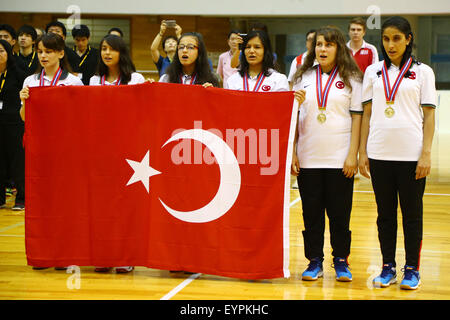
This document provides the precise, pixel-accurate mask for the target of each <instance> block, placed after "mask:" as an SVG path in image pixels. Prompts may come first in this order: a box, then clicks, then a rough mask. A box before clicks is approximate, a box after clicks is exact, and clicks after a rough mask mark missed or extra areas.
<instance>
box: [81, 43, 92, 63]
mask: <svg viewBox="0 0 450 320" xmlns="http://www.w3.org/2000/svg"><path fill="white" fill-rule="evenodd" d="M90 52H91V46H89V47H88V51H87V52H86V53H85V55H84V58H83V60H81V62H80V64H79V65H78V67H81V65H82V64H83V63H84V60H86V58H87V56H88V55H89V53H90Z"/></svg>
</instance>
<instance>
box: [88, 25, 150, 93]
mask: <svg viewBox="0 0 450 320" xmlns="http://www.w3.org/2000/svg"><path fill="white" fill-rule="evenodd" d="M99 48H100V59H99V64H98V72H97V75H94V76H92V77H91V79H90V81H89V85H91V86H92V85H94V86H95V85H121V84H138V83H144V82H145V78H144V76H143V75H142V74H140V73H137V72H135V71H136V68H135V66H134V64H133V61H132V60H131V57H130V54H129V52H128V48H127V46H126V44H125V42H124V41H123V39H122V37H119V36H116V35H113V34H110V35H107V36H105V37H104V38H103V39H102V40H101V41H100V47H99Z"/></svg>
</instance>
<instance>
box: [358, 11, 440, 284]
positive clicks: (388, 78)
mask: <svg viewBox="0 0 450 320" xmlns="http://www.w3.org/2000/svg"><path fill="white" fill-rule="evenodd" d="M381 40H382V42H383V46H382V53H383V56H384V61H380V62H378V63H375V64H373V65H371V66H369V67H368V68H367V69H366V73H365V75H364V83H363V101H364V102H363V104H364V115H363V120H362V125H361V145H360V148H359V169H360V172H361V174H362V175H363V176H365V177H367V178H370V177H371V179H372V186H373V190H374V192H375V198H376V202H377V208H378V218H377V226H378V238H379V241H380V247H381V253H382V256H383V268H382V272H381V274H380V275H379V276H378V277H376V278H375V279H374V284H375V285H376V286H379V287H388V286H389V285H391V284H393V283H395V282H396V281H397V280H396V275H397V274H396V263H395V251H396V240H397V206H398V198H399V200H400V207H401V212H402V216H403V233H404V239H405V252H406V264H405V267H404V270H403V271H404V276H403V280H402V282H401V284H400V287H401V288H402V289H416V288H418V286H419V284H420V275H419V264H420V250H421V247H422V232H423V230H422V228H423V202H422V198H423V194H424V190H425V180H426V178H425V177H426V176H427V175H428V174H429V173H430V168H431V145H432V142H433V135H434V126H435V119H434V110H435V108H436V88H435V77H434V73H433V70H432V69H431V68H430V67H429V66H427V65H425V64H423V63H420V62H418V61H417V60H415V58H414V57H413V56H412V55H411V52H412V47H413V42H414V36H413V33H412V32H411V26H410V24H409V22H408V20H406V19H405V18H403V17H398V16H397V17H392V18H389V19H387V20H386V21H385V22H384V23H383V25H382V30H381ZM368 171H370V175H369V173H368ZM397 194H398V196H397Z"/></svg>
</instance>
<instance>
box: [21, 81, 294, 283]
mask: <svg viewBox="0 0 450 320" xmlns="http://www.w3.org/2000/svg"><path fill="white" fill-rule="evenodd" d="M30 90H31V92H30V98H29V100H28V101H27V107H26V122H25V130H26V146H25V150H26V170H25V171H26V172H25V174H26V205H27V209H26V213H25V237H26V239H25V240H26V254H27V260H28V264H29V265H32V266H39V267H52V266H69V265H78V266H107V267H113V266H127V265H129V266H146V267H150V268H156V269H165V270H185V271H191V272H200V273H206V274H215V275H221V276H228V277H235V278H243V279H268V278H277V277H289V254H288V253H289V180H290V161H291V155H292V141H293V135H294V132H295V128H294V125H293V123H294V121H295V119H296V118H295V117H296V114H297V111H296V110H295V107H294V104H293V95H292V92H279V93H253V92H238V91H231V90H224V89H217V88H203V87H202V86H188V85H178V84H165V83H152V84H150V83H146V84H141V85H129V86H118V87H117V86H100V87H75V86H73V87H69V86H68V87H56V88H50V87H44V88H30Z"/></svg>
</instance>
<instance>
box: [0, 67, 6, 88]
mask: <svg viewBox="0 0 450 320" xmlns="http://www.w3.org/2000/svg"><path fill="white" fill-rule="evenodd" d="M7 73H8V70H5V72H3V73H2V76H1V79H2V84H1V86H0V92H2V90H3V86H4V85H5V81H6V74H7Z"/></svg>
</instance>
